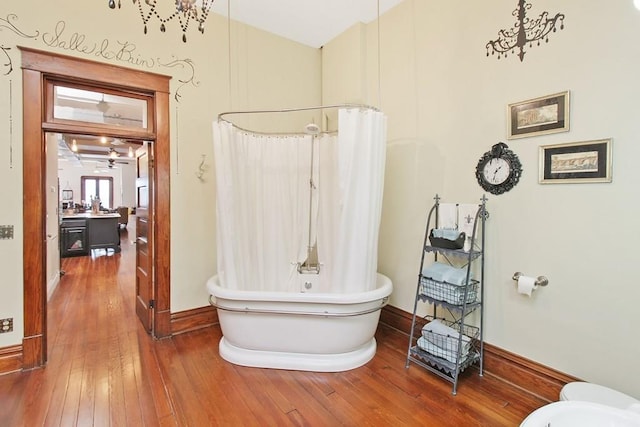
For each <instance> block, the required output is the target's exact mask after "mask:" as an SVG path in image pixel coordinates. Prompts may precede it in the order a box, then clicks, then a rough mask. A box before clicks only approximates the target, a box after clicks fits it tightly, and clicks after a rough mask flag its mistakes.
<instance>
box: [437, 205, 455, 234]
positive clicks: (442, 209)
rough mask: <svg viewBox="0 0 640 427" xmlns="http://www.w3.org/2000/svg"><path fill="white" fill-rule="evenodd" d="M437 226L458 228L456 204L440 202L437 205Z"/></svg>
mask: <svg viewBox="0 0 640 427" xmlns="http://www.w3.org/2000/svg"><path fill="white" fill-rule="evenodd" d="M438 228H451V229H454V230H455V229H457V228H458V205H456V204H455V203H440V206H439V207H438Z"/></svg>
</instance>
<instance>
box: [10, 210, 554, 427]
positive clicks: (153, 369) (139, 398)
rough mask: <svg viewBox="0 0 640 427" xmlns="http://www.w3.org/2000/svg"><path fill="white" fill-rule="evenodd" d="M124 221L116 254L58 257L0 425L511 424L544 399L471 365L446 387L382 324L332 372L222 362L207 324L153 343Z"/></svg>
mask: <svg viewBox="0 0 640 427" xmlns="http://www.w3.org/2000/svg"><path fill="white" fill-rule="evenodd" d="M132 223H133V221H129V226H128V230H127V231H125V232H123V236H122V252H121V253H119V254H114V253H113V252H106V251H104V250H101V251H95V252H94V253H93V254H92V255H91V256H85V257H75V258H65V259H64V260H63V269H64V270H65V272H66V274H65V275H64V276H63V277H62V278H61V282H60V284H59V287H58V289H57V290H56V291H55V293H54V295H53V297H52V298H51V300H50V301H49V304H48V328H49V336H48V345H49V362H48V365H47V366H46V368H44V369H37V370H32V371H28V372H21V373H13V374H7V375H4V376H0V426H7V427H9V426H11V427H13V426H16V427H17V426H28V427H32V426H64V427H67V426H154V427H155V426H196V427H200V426H218V425H220V426H254V425H255V426H265V425H268V426H285V425H291V426H356V425H358V426H359V425H370V426H378V425H379V426H388V425H393V426H400V425H426V426H517V425H519V423H520V422H521V421H522V420H523V419H524V418H525V417H526V415H527V414H528V413H530V412H531V411H533V410H534V409H536V408H538V407H540V406H542V405H544V402H543V401H542V400H540V399H538V398H536V397H534V396H532V395H529V394H527V393H523V392H522V391H521V390H519V389H517V388H514V387H511V386H510V385H508V384H506V383H503V382H501V381H499V380H497V379H495V378H491V377H480V376H478V375H477V371H476V370H474V369H470V370H468V371H467V372H465V373H464V374H463V377H462V378H461V380H460V382H459V386H458V395H457V396H452V395H451V384H450V383H449V382H446V381H444V380H442V379H440V378H438V377H437V376H435V375H433V374H431V373H429V372H426V371H425V370H423V369H422V368H420V367H418V366H416V365H411V366H410V367H409V369H406V368H405V357H406V346H407V341H408V339H407V337H406V335H404V334H402V333H400V332H398V331H396V330H395V329H392V328H390V327H388V326H385V325H380V326H379V328H378V331H377V333H376V339H377V341H378V352H377V354H376V356H375V358H374V359H373V360H372V361H370V362H369V363H367V364H366V365H365V366H363V367H361V368H358V369H355V370H351V371H347V372H342V373H312V372H296V371H285V370H269V369H257V368H246V367H241V366H235V365H232V364H230V363H228V362H226V361H224V360H223V359H221V358H220V356H219V355H218V348H217V347H218V341H219V340H220V338H221V336H222V333H221V331H220V328H219V327H218V326H213V327H210V328H206V329H201V330H198V331H195V332H189V333H186V334H182V335H177V336H174V337H172V338H168V339H164V340H160V341H157V340H153V339H152V338H150V337H149V336H148V335H147V334H146V333H145V332H144V330H143V328H142V326H141V325H140V323H139V321H138V319H137V318H136V315H135V308H134V298H135V295H134V287H135V279H134V270H135V252H134V247H133V245H132V244H131V242H130V240H131V239H132V238H133V237H132V236H133V235H134V234H135V233H134V230H133V226H134V224H132ZM203 286H204V284H203ZM205 303H206V302H205V301H203V305H204V304H205Z"/></svg>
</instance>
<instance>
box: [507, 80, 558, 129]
mask: <svg viewBox="0 0 640 427" xmlns="http://www.w3.org/2000/svg"><path fill="white" fill-rule="evenodd" d="M508 117H509V135H508V136H507V138H508V139H516V138H525V137H527V136H534V135H544V134H548V133H555V132H567V131H568V130H569V91H566V92H560V93H554V94H553V95H548V96H543V97H540V98H535V99H529V100H527V101H522V102H517V103H515V104H509V108H508Z"/></svg>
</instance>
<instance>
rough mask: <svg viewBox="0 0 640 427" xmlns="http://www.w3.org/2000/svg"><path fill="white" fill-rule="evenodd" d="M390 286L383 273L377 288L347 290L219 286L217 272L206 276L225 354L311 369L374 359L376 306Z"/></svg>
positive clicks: (264, 364)
mask: <svg viewBox="0 0 640 427" xmlns="http://www.w3.org/2000/svg"><path fill="white" fill-rule="evenodd" d="M392 288H393V287H392V284H391V280H389V278H388V277H386V276H383V275H382V274H378V275H377V286H376V289H374V290H372V291H368V292H359V293H348V294H338V293H296V292H257V291H238V290H230V289H225V288H222V287H220V286H219V285H218V277H217V276H213V277H211V278H210V279H209V280H208V281H207V289H208V290H209V294H210V297H209V300H210V302H211V304H212V305H213V306H214V307H216V308H217V310H218V318H219V320H220V327H221V329H222V335H223V337H222V339H221V340H220V345H219V350H220V356H222V358H223V359H225V360H227V361H229V362H231V363H234V364H236V365H242V366H253V367H259V368H276V369H291V370H301V371H315V372H339V371H346V370H349V369H354V368H357V367H359V366H362V365H364V364H365V363H367V362H368V361H369V360H371V359H372V358H373V356H374V355H375V352H376V340H375V338H374V334H375V331H376V328H377V326H378V319H379V318H380V310H381V309H382V307H384V306H385V305H386V303H387V300H388V298H389V295H390V294H391V291H392Z"/></svg>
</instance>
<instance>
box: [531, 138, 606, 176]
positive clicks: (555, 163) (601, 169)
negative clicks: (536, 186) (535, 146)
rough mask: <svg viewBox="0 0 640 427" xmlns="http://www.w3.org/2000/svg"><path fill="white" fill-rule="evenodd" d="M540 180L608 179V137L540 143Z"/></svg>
mask: <svg viewBox="0 0 640 427" xmlns="http://www.w3.org/2000/svg"><path fill="white" fill-rule="evenodd" d="M539 182H540V183H541V184H551V183H556V184H560V183H563V184H564V183H579V182H584V183H586V182H611V139H599V140H594V141H582V142H573V143H569V144H556V145H542V146H541V147H540V172H539Z"/></svg>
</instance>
